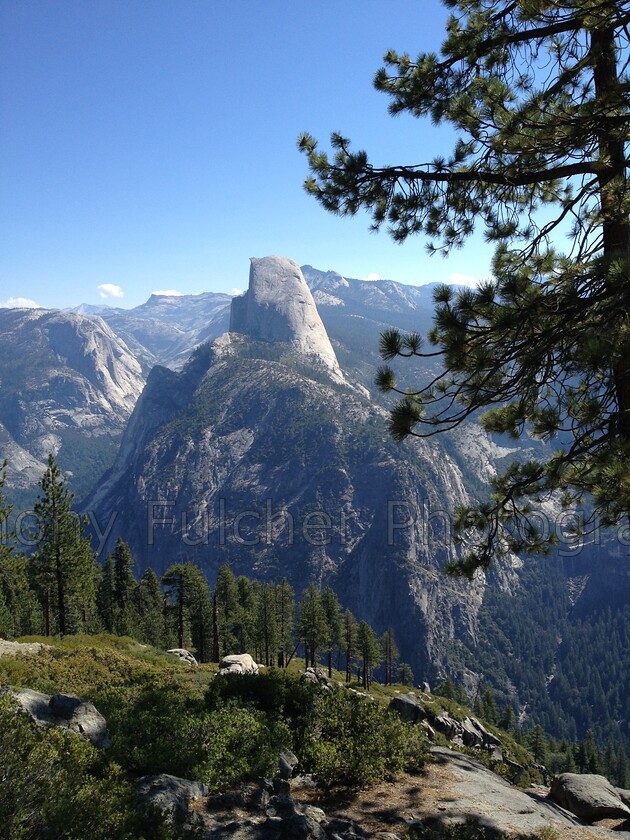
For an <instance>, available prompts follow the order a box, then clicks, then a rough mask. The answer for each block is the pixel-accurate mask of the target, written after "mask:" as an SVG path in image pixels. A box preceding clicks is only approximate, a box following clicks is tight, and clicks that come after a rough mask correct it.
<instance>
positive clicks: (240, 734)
mask: <svg viewBox="0 0 630 840" xmlns="http://www.w3.org/2000/svg"><path fill="white" fill-rule="evenodd" d="M196 736H197V737H198V738H200V739H202V741H203V745H204V757H203V759H202V760H201V761H200V762H199V763H198V764H197V765H196V766H195V767H194V768H193V775H194V778H197V779H201V780H202V781H203V782H205V783H206V784H207V785H208V787H209V788H211V789H215V790H219V789H221V788H226V787H230V786H232V785H234V784H236V783H237V782H240V781H241V780H244V779H252V778H256V777H259V776H270V775H274V774H275V773H277V771H278V753H279V752H280V750H281V749H282V748H283V747H285V746H291V742H292V738H291V731H290V730H289V728H288V726H287V725H286V724H285V723H284V722H283V721H270V720H269V718H268V716H267V715H265V714H264V713H263V712H255V711H252V710H251V709H243V708H238V707H237V706H233V705H228V706H225V707H223V708H221V709H217V710H216V711H214V712H210V713H207V714H206V715H204V716H203V717H202V718H200V720H199V723H198V728H197V732H196Z"/></svg>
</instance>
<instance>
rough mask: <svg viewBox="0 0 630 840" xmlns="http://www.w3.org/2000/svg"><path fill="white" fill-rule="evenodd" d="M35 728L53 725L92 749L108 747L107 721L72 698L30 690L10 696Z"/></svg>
mask: <svg viewBox="0 0 630 840" xmlns="http://www.w3.org/2000/svg"><path fill="white" fill-rule="evenodd" d="M11 693H12V694H13V696H14V697H15V699H16V700H17V702H18V703H19V705H20V706H21V707H22V709H23V710H24V711H25V712H26V713H27V714H29V715H30V717H31V718H32V719H33V720H34V721H35V723H36V724H37V725H38V726H47V725H54V726H59V727H60V728H61V729H67V730H68V731H70V732H74V733H76V734H77V735H80V736H81V737H82V738H84V739H85V740H86V741H90V743H92V744H94V746H95V747H103V748H107V747H109V738H108V737H107V721H106V720H105V718H104V717H103V715H102V714H101V713H100V712H99V711H98V709H97V708H96V707H95V706H93V705H92V703H88V701H87V700H84V699H82V698H81V697H76V696H75V695H74V694H55V695H53V696H52V697H51V696H50V695H49V694H42V693H41V692H39V691H33V689H30V688H22V689H20V690H19V691H12V692H11Z"/></svg>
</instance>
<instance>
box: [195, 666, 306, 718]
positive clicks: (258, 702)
mask: <svg viewBox="0 0 630 840" xmlns="http://www.w3.org/2000/svg"><path fill="white" fill-rule="evenodd" d="M316 692H317V689H316V687H315V686H314V685H313V683H310V682H305V681H302V680H300V677H299V675H298V674H294V673H291V672H289V671H285V670H283V669H281V668H278V669H276V668H273V669H269V670H266V671H265V672H264V673H260V674H224V675H222V676H221V677H219V678H218V679H215V680H213V681H212V683H211V685H210V687H209V688H208V690H207V692H206V704H207V706H208V708H210V709H214V708H219V707H220V706H222V705H223V704H224V703H225V702H226V701H229V700H234V701H236V702H237V703H238V704H239V705H241V706H248V707H249V708H252V709H258V710H259V711H261V712H266V713H267V714H272V715H275V716H282V717H285V718H287V719H289V720H292V721H296V722H297V721H298V720H300V719H301V718H303V717H304V715H305V714H306V713H308V711H309V709H311V708H312V706H313V700H314V697H315V694H316Z"/></svg>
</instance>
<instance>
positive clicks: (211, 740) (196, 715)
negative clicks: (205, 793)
mask: <svg viewBox="0 0 630 840" xmlns="http://www.w3.org/2000/svg"><path fill="white" fill-rule="evenodd" d="M106 708H108V728H109V733H110V738H111V742H112V747H111V751H112V755H113V756H114V757H115V758H116V759H117V760H118V761H120V762H121V763H124V765H125V767H126V768H127V769H128V770H129V771H130V772H132V773H133V774H134V775H138V776H139V775H145V774H153V773H171V774H173V775H175V776H182V777H183V778H189V779H199V780H200V781H202V782H205V784H207V785H208V787H210V788H212V789H213V790H220V789H222V788H226V787H229V786H230V785H233V784H235V783H236V782H238V781H240V780H242V779H248V778H253V777H256V776H264V775H268V774H270V773H271V774H273V773H274V772H275V771H276V770H277V764H278V753H279V751H280V750H281V749H282V747H284V746H290V745H291V743H292V738H291V732H290V729H289V728H288V726H287V725H286V724H285V723H284V722H283V721H282V720H281V719H275V718H274V716H272V715H267V714H265V713H264V712H261V711H258V710H255V709H248V708H239V707H238V706H237V705H236V703H235V702H234V701H233V700H229V701H225V702H224V701H220V702H218V703H216V704H215V707H214V708H213V709H212V710H208V709H207V708H205V706H204V704H203V702H201V701H198V700H195V699H192V698H190V697H186V696H185V695H182V693H181V691H180V690H179V688H178V687H177V686H168V687H163V688H155V689H154V688H149V689H145V690H142V691H139V692H135V693H132V694H129V693H125V692H122V691H120V690H115V691H113V692H112V694H111V696H110V698H108V701H107V703H106Z"/></svg>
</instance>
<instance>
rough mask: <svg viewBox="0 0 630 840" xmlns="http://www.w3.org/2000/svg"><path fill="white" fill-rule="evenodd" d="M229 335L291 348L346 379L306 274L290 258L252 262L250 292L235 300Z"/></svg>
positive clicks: (272, 258) (253, 258)
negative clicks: (230, 333)
mask: <svg viewBox="0 0 630 840" xmlns="http://www.w3.org/2000/svg"><path fill="white" fill-rule="evenodd" d="M230 332H235V333H241V334H242V335H246V336H248V337H249V338H253V339H255V340H257V341H268V342H284V343H287V344H289V345H291V347H292V349H293V350H295V351H296V352H298V353H300V354H303V355H305V356H310V357H311V358H315V360H316V361H317V362H319V363H320V364H322V365H323V366H325V367H326V368H327V369H328V370H329V372H330V373H331V374H332V375H333V377H334V378H335V379H343V374H342V373H341V370H340V368H339V363H338V362H337V357H336V356H335V351H334V350H333V348H332V345H331V343H330V339H329V338H328V334H327V332H326V328H325V327H324V325H323V323H322V320H321V318H320V317H319V312H318V311H317V307H316V306H315V301H314V300H313V295H312V294H311V290H310V289H309V287H308V285H307V283H306V280H305V279H304V275H303V274H302V270H301V269H300V267H299V265H298V264H297V263H296V262H293V260H290V259H288V257H277V256H273V257H262V258H256V257H252V259H251V266H250V270H249V288H248V290H247V291H246V292H245V294H244V295H241V296H240V297H236V298H234V299H233V300H232V309H231V313H230Z"/></svg>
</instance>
